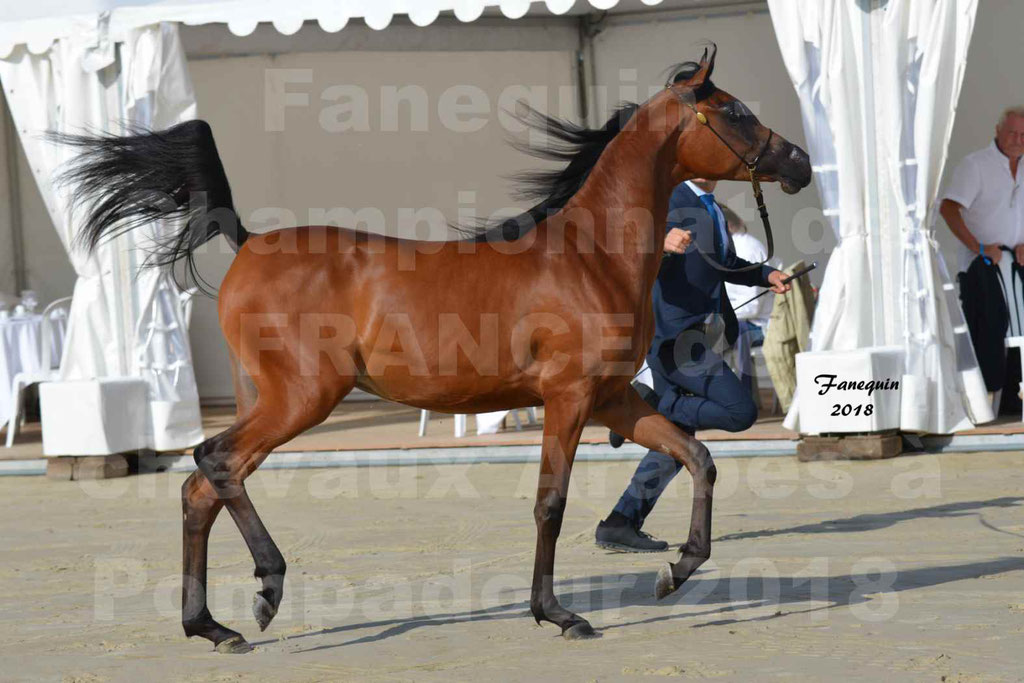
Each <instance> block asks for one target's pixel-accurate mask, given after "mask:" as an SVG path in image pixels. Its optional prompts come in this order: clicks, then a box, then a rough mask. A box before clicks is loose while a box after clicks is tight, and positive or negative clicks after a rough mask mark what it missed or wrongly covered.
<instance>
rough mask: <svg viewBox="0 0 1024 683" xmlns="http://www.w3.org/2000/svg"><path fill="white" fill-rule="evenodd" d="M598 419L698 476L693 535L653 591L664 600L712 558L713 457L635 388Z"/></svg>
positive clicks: (609, 404)
mask: <svg viewBox="0 0 1024 683" xmlns="http://www.w3.org/2000/svg"><path fill="white" fill-rule="evenodd" d="M594 417H596V418H597V419H599V420H601V422H603V423H604V424H605V425H606V426H607V427H608V428H609V429H611V430H613V431H615V432H616V433H618V434H622V435H623V436H624V437H626V438H627V439H630V440H631V441H633V442H634V443H637V444H640V445H641V446H644V447H646V448H650V449H652V450H655V451H660V452H663V453H668V454H669V455H671V456H672V457H673V458H675V459H676V460H678V461H679V462H681V463H682V464H683V465H684V466H685V467H686V469H687V470H688V471H689V472H690V476H692V477H693V508H692V511H691V514H690V534H689V538H687V541H686V545H684V546H683V547H682V548H681V549H680V550H679V560H678V561H677V562H675V563H668V564H667V565H666V566H664V567H662V569H661V571H659V572H658V579H657V582H656V584H655V587H654V593H655V595H656V596H657V597H658V599H661V598H663V597H665V596H667V595H669V594H671V593H673V592H675V591H676V590H678V588H679V587H680V586H682V585H683V582H684V581H686V579H688V578H689V577H690V575H691V574H693V572H694V571H696V570H697V568H698V567H699V566H701V565H702V564H704V563H705V562H706V561H707V560H708V558H709V557H711V503H712V494H713V491H714V487H715V478H716V476H717V472H716V470H715V463H714V461H713V460H712V459H711V453H710V452H709V451H708V449H707V447H706V446H704V444H702V443H701V442H700V441H698V440H697V439H695V438H693V437H692V436H690V435H689V434H687V433H686V432H684V431H683V430H681V429H680V428H679V427H677V426H675V425H674V424H672V423H671V422H669V421H668V420H667V419H666V418H665V417H664V416H663V415H660V414H659V413H657V412H655V411H654V409H653V408H651V407H650V406H649V405H647V403H646V402H645V401H644V400H643V399H642V398H640V395H639V394H638V393H637V392H636V390H634V389H633V388H632V387H626V389H625V390H624V391H623V393H622V394H621V395H619V396H617V397H615V398H614V399H613V400H611V401H608V402H607V403H605V404H603V405H601V406H599V407H598V409H597V410H596V411H594Z"/></svg>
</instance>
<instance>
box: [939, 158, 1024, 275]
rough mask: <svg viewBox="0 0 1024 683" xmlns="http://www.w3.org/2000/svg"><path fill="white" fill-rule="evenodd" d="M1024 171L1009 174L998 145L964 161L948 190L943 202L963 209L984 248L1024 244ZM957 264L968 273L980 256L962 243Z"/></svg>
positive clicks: (1019, 170)
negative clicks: (972, 262)
mask: <svg viewBox="0 0 1024 683" xmlns="http://www.w3.org/2000/svg"><path fill="white" fill-rule="evenodd" d="M1022 186H1024V168H1018V169H1017V177H1016V178H1014V177H1013V174H1011V173H1010V160H1009V159H1008V158H1007V157H1006V155H1004V154H1003V153H1002V152H1000V151H999V148H998V147H996V143H995V142H992V143H991V144H989V145H988V147H984V148H982V149H979V150H978V151H976V152H972V153H970V154H968V155H967V156H965V157H964V158H963V161H961V162H960V163H959V164H958V165H957V167H956V169H955V170H954V171H953V177H952V179H951V180H950V182H949V186H948V187H946V192H945V194H943V195H942V198H943V199H951V200H953V201H954V202H956V203H957V204H960V205H961V206H963V207H964V211H963V217H964V223H966V224H967V229H968V230H970V231H971V234H972V235H974V236H975V238H977V240H978V241H979V242H981V243H982V244H984V245H986V246H987V245H989V244H1005V245H1006V246H1008V247H1010V248H1013V247H1015V246H1016V245H1018V244H1022V243H1024V189H1022ZM958 253H959V259H958V265H959V267H960V270H961V271H965V270H967V268H968V266H969V265H970V263H971V261H972V260H973V259H974V258H975V257H976V256H977V253H974V252H971V251H970V250H969V249H968V248H967V247H965V246H964V245H963V244H962V243H961V244H960V245H959V250H958Z"/></svg>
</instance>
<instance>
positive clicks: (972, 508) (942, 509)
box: [714, 496, 1024, 541]
mask: <svg viewBox="0 0 1024 683" xmlns="http://www.w3.org/2000/svg"><path fill="white" fill-rule="evenodd" d="M1022 504H1024V497H1022V496H1005V497H1003V498H992V499H990V500H970V501H962V502H959V503H942V504H940V505H932V506H929V507H920V508H914V509H912V510H899V511H895V512H879V513H874V512H869V513H864V514H861V515H855V516H853V517H846V518H844V519H829V520H826V521H824V522H813V523H811V524H801V525H799V526H791V527H787V528H785V529H762V530H759V531H741V532H739V533H735V534H725V535H724V536H719V537H718V538H716V539H714V540H715V541H739V540H743V539H747V538H768V537H771V536H784V535H786V534H834V533H843V532H851V531H877V530H878V529H885V528H888V527H890V526H893V525H894V524H898V523H899V522H905V521H907V520H911V519H919V518H921V517H925V518H935V517H965V516H970V515H976V514H980V513H979V511H980V510H984V509H986V508H1007V507H1015V506H1018V505H1022ZM990 528H991V527H990ZM993 530H994V531H1001V530H1000V529H993ZM1003 533H1010V532H1003ZM1013 535H1017V534H1013Z"/></svg>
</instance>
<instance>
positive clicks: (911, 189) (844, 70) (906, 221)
mask: <svg viewBox="0 0 1024 683" xmlns="http://www.w3.org/2000/svg"><path fill="white" fill-rule="evenodd" d="M642 2H643V4H644V5H657V4H659V3H660V2H661V0H642ZM616 4H617V0H589V5H590V6H592V7H593V8H595V9H607V8H610V7H612V6H614V5H616ZM637 4H638V3H637ZM675 4H677V5H680V3H675ZM769 5H770V8H771V12H772V18H773V21H774V22H775V24H776V27H777V31H776V34H777V38H778V40H779V44H780V46H781V48H782V53H783V57H784V60H785V63H786V67H787V69H788V70H789V72H790V75H791V77H792V79H793V82H794V85H795V86H796V89H797V92H798V93H799V95H800V98H801V106H802V107H803V114H804V124H805V130H806V133H807V138H808V141H809V147H810V150H809V151H810V152H811V155H812V158H813V159H814V160H815V164H816V170H817V178H818V184H819V189H820V190H821V193H822V196H823V203H824V205H825V206H824V208H825V210H826V214H827V215H829V216H830V217H831V218H832V220H833V224H834V228H835V231H836V234H837V236H839V237H840V239H841V245H840V247H839V249H837V251H836V258H834V259H831V261H830V264H829V267H828V270H827V274H826V282H825V286H824V289H823V293H822V305H821V307H820V309H819V315H818V319H817V321H816V324H815V331H814V347H815V348H816V349H842V348H862V347H872V346H879V345H890V344H897V345H899V346H901V347H902V348H903V349H904V350H905V355H906V373H907V376H906V378H905V385H906V386H908V387H909V388H910V390H909V391H907V392H906V394H905V397H909V398H905V401H904V409H906V410H905V412H906V418H905V421H904V424H903V426H904V427H905V428H907V429H921V430H928V431H936V432H946V431H951V430H954V429H958V428H962V427H964V426H966V425H967V424H968V422H969V420H968V417H973V418H974V420H975V421H984V420H985V419H986V413H985V406H984V405H982V404H981V403H980V402H979V401H978V400H977V399H976V398H974V394H973V393H972V387H974V386H975V384H974V383H973V379H974V378H975V375H977V364H976V361H975V360H974V358H973V352H972V351H971V349H970V344H969V342H968V341H967V336H966V333H965V330H964V328H963V326H962V320H958V318H959V308H958V306H957V303H956V300H955V294H953V292H952V290H951V288H950V286H949V283H948V277H946V276H945V271H944V268H943V266H942V262H941V258H940V257H939V255H938V254H937V252H936V250H935V247H934V242H933V240H932V235H931V232H930V230H931V214H929V213H928V210H929V207H930V204H931V200H932V199H933V198H934V196H935V194H936V191H937V183H938V179H939V177H940V176H941V172H942V167H943V164H944V162H945V148H946V144H947V143H948V140H949V136H950V132H951V129H952V120H953V113H954V107H955V103H956V97H957V94H958V92H959V85H960V80H961V79H962V74H963V65H964V61H965V59H966V48H967V44H968V42H969V38H970V33H971V24H972V18H973V13H974V11H975V9H976V3H975V1H974V0H959V1H958V0H891V2H888V3H865V2H858V1H857V0H841V1H839V2H826V1H824V0H772V1H771V2H769ZM581 6H582V8H583V9H587V8H588V6H587V5H586V3H583V2H579V3H574V2H573V0H545V2H533V3H531V2H530V0H293V1H292V2H288V3H281V2H269V1H264V2H252V1H248V2H247V1H243V0H155V1H152V2H145V1H144V0H134V1H133V0H63V1H61V0H44V1H41V2H35V3H23V4H20V5H18V6H17V7H15V8H13V9H10V10H8V13H7V15H6V16H5V17H4V18H3V19H2V20H0V80H2V82H3V85H4V87H5V89H6V91H7V99H8V102H9V104H10V107H11V109H12V112H13V114H14V118H15V120H16V123H17V127H18V131H19V134H20V136H21V138H22V141H23V144H24V145H25V148H26V152H27V154H28V157H29V161H30V163H31V165H32V168H33V173H34V175H35V177H36V180H37V183H38V184H39V186H40V189H41V193H42V195H43V197H44V199H45V201H46V202H47V206H48V209H49V210H50V214H51V217H52V218H53V220H54V223H55V225H57V226H58V230H59V231H60V232H61V236H62V240H63V241H64V244H65V246H66V248H67V249H68V250H69V255H70V257H71V259H72V261H73V262H74V264H75V267H76V271H77V272H78V274H79V276H80V279H79V283H78V285H76V297H75V304H74V311H73V313H72V320H71V326H70V327H71V329H70V330H69V343H68V345H67V351H66V355H65V358H64V359H63V362H62V371H61V375H62V378H63V379H65V380H80V381H94V380H96V379H97V378H107V379H109V378H136V379H137V380H142V382H141V384H142V385H143V386H144V389H145V392H147V395H148V401H147V408H148V409H147V411H145V415H144V416H143V418H140V419H142V423H143V426H142V427H141V428H140V429H138V430H137V433H135V434H134V435H133V437H132V439H131V440H130V442H129V443H127V444H126V443H125V442H124V441H123V440H121V441H118V440H116V439H113V438H112V437H113V436H114V435H116V434H118V433H119V432H123V431H124V426H123V425H122V424H119V423H118V420H117V418H118V417H119V416H122V415H130V414H132V411H131V410H127V407H128V406H127V404H128V403H130V402H131V401H132V400H133V399H131V398H129V396H130V395H132V396H134V394H131V393H130V392H126V393H123V394H120V393H119V391H120V384H118V382H107V384H108V385H109V387H110V389H109V396H107V398H108V399H109V400H110V401H112V403H111V405H110V406H108V409H106V410H104V411H103V414H102V415H100V416H99V419H100V421H101V422H102V420H103V419H111V420H112V421H111V422H110V424H109V425H107V428H105V429H103V430H101V431H100V432H99V433H97V434H96V435H95V437H94V438H93V437H90V438H88V439H83V438H78V439H77V441H78V442H80V443H81V447H82V449H84V451H85V452H104V449H106V452H114V451H115V450H124V449H126V448H140V447H150V448H158V449H164V448H167V449H171V448H181V447H185V446H188V445H191V444H193V443H195V442H197V441H198V440H199V439H200V438H201V431H200V425H199V414H198V399H197V396H196V392H195V381H194V373H193V371H192V366H191V361H190V354H189V349H188V341H187V334H186V331H185V326H184V316H183V314H182V309H181V303H180V298H179V296H178V294H179V293H178V292H177V291H176V290H175V289H174V286H173V284H172V283H171V282H170V281H169V279H167V277H166V276H165V275H158V274H155V273H151V274H148V275H143V276H141V277H140V275H139V272H140V271H139V263H138V261H139V259H138V253H139V252H138V249H136V247H138V246H139V245H140V241H144V240H145V239H146V238H147V236H146V235H145V234H144V233H138V234H136V235H135V236H130V237H123V238H120V239H119V240H118V241H116V242H114V243H112V244H111V245H110V246H109V247H107V248H105V249H103V250H101V251H100V253H99V254H98V256H97V257H96V258H95V259H92V260H85V259H84V258H83V257H82V256H81V255H80V254H77V253H74V252H73V243H72V240H73V237H74V235H75V233H76V225H75V222H74V217H72V216H69V215H68V213H67V207H66V199H65V198H64V197H63V196H62V195H61V193H60V191H59V190H58V189H56V188H54V187H52V185H51V184H50V180H51V178H52V176H53V174H54V171H55V169H56V167H57V166H58V165H59V164H60V162H61V161H63V160H64V158H66V157H65V156H63V153H62V152H60V151H59V150H56V149H55V148H53V147H50V146H47V145H43V144H41V143H40V142H39V141H38V140H37V138H36V137H35V135H36V133H38V132H39V131H41V130H44V129H47V128H56V129H58V130H65V131H75V130H80V129H81V128H82V127H83V126H90V127H92V128H94V129H101V130H107V131H112V132H116V131H118V130H119V127H118V126H119V125H120V123H121V122H124V121H129V122H135V123H145V124H147V125H151V126H153V127H157V128H159V127H163V126H166V125H171V124H173V123H174V122H175V121H178V120H181V119H183V118H187V117H189V116H193V115H194V98H193V96H192V93H191V87H190V84H189V79H188V74H187V70H186V68H185V59H184V53H183V51H182V48H181V44H180V41H179V40H178V39H177V32H176V23H178V22H180V23H183V24H189V25H195V24H205V23H224V24H226V25H227V27H228V28H229V29H230V30H231V32H232V33H235V34H237V35H248V34H249V33H251V32H252V31H254V30H255V28H256V26H257V23H259V22H268V23H272V24H273V26H274V27H275V28H276V29H277V30H278V31H279V32H281V33H285V34H291V33H294V32H296V31H297V30H298V29H299V28H300V27H301V26H302V24H303V22H305V21H316V22H317V23H318V25H319V26H320V27H321V28H322V29H324V30H325V31H329V32H333V31H338V30H341V29H342V28H343V27H344V26H345V25H346V23H347V22H349V21H350V20H351V19H353V18H360V19H362V20H363V21H365V23H366V24H367V25H368V26H370V27H371V28H373V29H378V30H380V29H384V28H385V27H387V26H388V25H389V24H390V23H391V21H392V20H393V18H394V17H395V16H396V15H408V17H409V19H410V20H411V21H412V23H414V24H416V25H418V26H423V25H427V24H429V23H431V22H433V21H434V20H435V19H436V18H437V17H438V16H439V14H440V13H441V12H442V11H451V12H453V13H454V15H455V16H456V17H457V18H458V19H459V20H461V21H464V22H466V21H473V20H475V19H477V18H478V17H480V16H482V15H483V14H484V13H485V12H486V11H487V10H488V9H491V11H500V12H501V13H502V14H503V15H504V16H506V17H509V18H518V17H521V16H523V15H525V14H526V13H528V12H530V11H531V10H535V9H537V8H539V7H544V8H546V9H547V10H548V11H550V12H552V13H556V14H560V13H564V12H568V11H580V9H581ZM864 8H874V9H875V10H878V11H872V12H866V11H864ZM871 36H875V37H874V38H871ZM865 40H866V41H867V42H865ZM872 40H874V41H875V42H874V43H872V42H871V41H872ZM872 73H873V74H874V79H873V85H870V83H871V81H868V83H869V85H868V86H865V80H864V79H865V77H866V76H870V74H872ZM875 92H877V93H878V94H877V95H874V98H873V99H872V97H869V95H872V94H873V93H875ZM883 98H884V99H885V101H886V102H888V103H889V104H890V107H889V108H888V109H886V111H885V112H883V113H884V114H885V115H884V116H877V114H878V113H879V112H878V111H877V107H879V106H880V103H881V101H882V99H883ZM874 121H878V122H879V125H878V126H877V128H876V127H874V126H871V124H872V123H873V122H874ZM868 126H871V128H870V130H869V129H868V128H867V127H868ZM867 139H870V140H871V141H872V144H870V145H869V144H865V141H866V140H867ZM890 152H892V153H890ZM914 169H916V173H914V172H913V171H914ZM883 212H888V213H883ZM162 229H166V228H165V227H164V226H152V228H151V230H152V231H157V230H162ZM150 234H152V233H150ZM871 286H873V289H872V288H871ZM80 289H81V290H82V292H83V293H82V294H80V293H79V290H80ZM86 292H87V293H86ZM891 292H900V293H901V295H900V296H899V297H895V296H889V295H887V293H891ZM63 384H66V385H67V386H68V387H71V388H74V387H72V385H73V384H74V383H73V382H70V381H69V382H65V383H63ZM83 390H84V389H83ZM89 391H95V387H92V388H91V389H89ZM89 395H90V396H92V395H95V394H94V393H93V394H89ZM101 395H105V394H102V392H101ZM964 396H968V397H969V398H968V399H967V400H966V402H965V399H964ZM920 397H924V401H923V402H922V401H920V400H919V399H920ZM65 398H66V400H67V401H69V402H70V403H69V405H68V410H67V411H66V412H65V411H62V413H63V414H64V415H65V419H66V415H67V414H72V413H74V412H75V409H77V408H78V407H80V406H81V405H83V402H82V401H81V400H78V401H76V400H75V394H74V392H73V391H69V393H68V395H67V396H66V397H65ZM118 402H120V403H121V404H124V405H120V406H119V405H118ZM121 408H123V409H121ZM92 422H95V420H92ZM46 431H47V430H46V425H45V415H44V434H45V433H46ZM65 431H67V430H65ZM86 442H88V443H86ZM65 443H67V442H65ZM53 452H54V453H57V452H60V453H63V454H67V453H68V452H69V451H67V450H66V448H65V449H63V450H60V449H58V450H54V451H53Z"/></svg>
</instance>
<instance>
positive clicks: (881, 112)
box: [769, 0, 992, 433]
mask: <svg viewBox="0 0 1024 683" xmlns="http://www.w3.org/2000/svg"><path fill="white" fill-rule="evenodd" d="M769 7H770V10H771V14H772V20H773V22H774V24H775V28H776V31H775V33H776V38H777V40H778V41H779V47H780V48H781V50H782V53H783V59H784V61H785V63H786V68H787V70H788V71H789V73H790V76H791V78H792V81H793V85H794V87H795V88H796V90H797V93H798V94H799V95H800V100H801V106H802V114H803V119H804V127H805V130H806V131H807V138H808V145H809V147H810V149H809V152H810V154H811V158H812V159H813V160H814V170H815V178H816V181H817V183H818V187H819V189H820V191H821V194H822V199H823V203H824V204H825V207H824V208H825V211H826V214H827V215H829V216H830V217H831V218H832V220H833V226H834V228H835V230H836V233H837V237H838V238H839V245H838V246H837V247H836V249H835V251H834V252H833V255H832V257H831V259H830V260H829V263H828V267H827V269H826V272H825V276H824V279H823V283H822V288H821V294H820V298H819V302H818V309H817V314H816V316H815V321H814V326H813V328H812V332H811V337H812V349H813V350H814V351H824V350H830V349H834V350H849V349H856V348H866V347H879V346H886V345H890V344H897V345H900V346H903V347H904V349H905V352H906V373H907V374H906V375H904V382H903V384H904V391H903V396H904V399H905V401H906V403H907V405H904V406H903V410H902V411H901V414H902V415H903V418H904V419H905V424H901V427H902V428H904V429H906V430H908V431H929V432H935V433H947V432H951V431H956V430H958V429H963V428H966V427H969V426H970V425H971V422H972V420H973V421H974V422H985V421H988V420H991V419H992V414H991V407H990V406H989V405H988V404H987V402H986V400H985V396H984V393H983V392H980V393H979V392H978V391H977V386H978V384H977V382H976V381H975V380H976V379H978V378H977V377H976V375H978V368H977V361H976V359H975V358H974V354H973V351H972V350H971V348H970V344H969V343H967V342H966V339H967V338H966V335H965V331H966V329H965V328H964V326H963V317H962V314H961V312H960V309H959V306H958V304H957V301H956V296H955V292H954V291H953V289H952V284H951V283H950V282H949V278H948V276H947V275H946V273H945V267H944V265H943V262H942V256H941V254H940V253H939V251H938V247H937V244H936V241H935V239H934V226H933V213H932V211H933V206H932V205H933V203H934V200H935V197H936V195H937V192H938V183H939V179H940V178H941V176H942V170H943V166H944V163H945V150H946V148H947V146H948V143H949V138H950V134H951V132H952V124H953V118H954V114H955V106H956V102H957V98H958V95H959V90H960V85H961V83H962V79H963V69H964V64H965V62H966V56H967V46H968V44H969V41H970V36H971V30H972V27H973V19H974V15H975V13H976V11H977V4H976V1H975V0H903V1H900V2H890V3H887V4H883V5H875V4H873V3H871V4H868V5H865V3H862V2H856V0H841V1H839V2H821V1H820V0H769ZM865 8H868V9H869V10H870V11H868V10H866V9H865ZM893 292H898V293H900V295H899V296H892V293H893ZM794 413H795V411H791V413H790V419H789V420H787V424H788V425H791V426H793V427H797V426H798V422H797V420H796V419H795V418H796V417H797V416H796V415H795V414H794Z"/></svg>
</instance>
